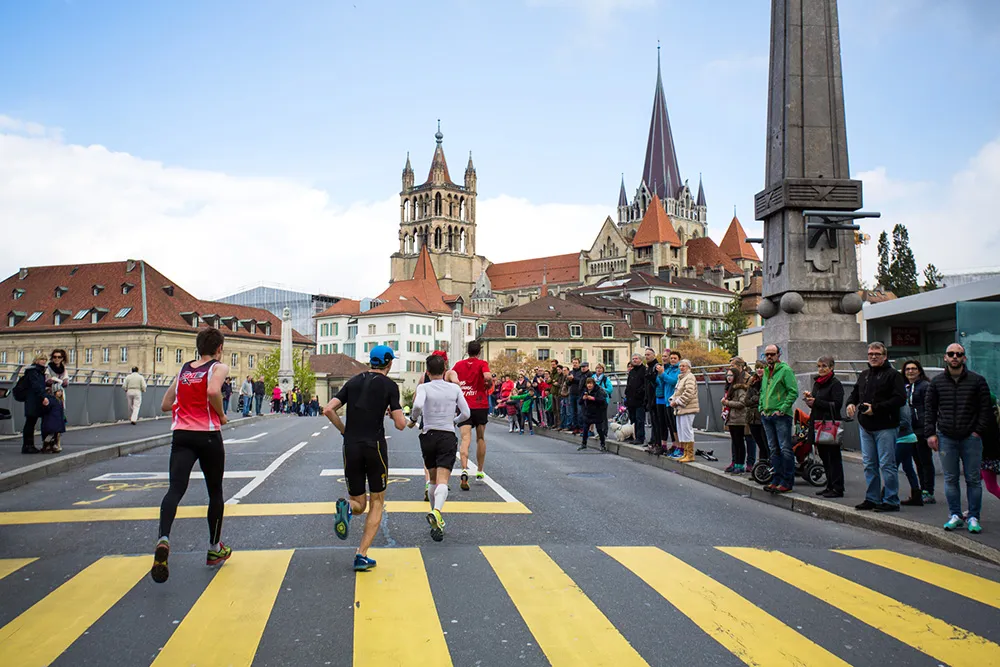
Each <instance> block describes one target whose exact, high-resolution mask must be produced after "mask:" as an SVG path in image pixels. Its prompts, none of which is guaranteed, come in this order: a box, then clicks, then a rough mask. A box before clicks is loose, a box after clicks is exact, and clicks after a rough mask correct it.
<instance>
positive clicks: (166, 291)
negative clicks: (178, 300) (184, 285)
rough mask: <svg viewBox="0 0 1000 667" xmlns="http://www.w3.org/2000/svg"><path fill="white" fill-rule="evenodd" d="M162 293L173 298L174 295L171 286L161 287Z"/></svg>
mask: <svg viewBox="0 0 1000 667" xmlns="http://www.w3.org/2000/svg"><path fill="white" fill-rule="evenodd" d="M163 292H164V294H166V295H167V296H173V295H174V286H173V285H164V286H163Z"/></svg>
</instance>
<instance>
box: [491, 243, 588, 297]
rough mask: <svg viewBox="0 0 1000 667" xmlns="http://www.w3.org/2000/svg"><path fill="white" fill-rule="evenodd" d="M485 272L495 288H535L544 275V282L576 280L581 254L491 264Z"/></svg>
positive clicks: (576, 281)
mask: <svg viewBox="0 0 1000 667" xmlns="http://www.w3.org/2000/svg"><path fill="white" fill-rule="evenodd" d="M486 275H487V276H489V279H490V284H491V285H492V286H493V290H494V291H503V290H509V289H520V288H525V287H538V286H540V285H541V284H542V279H543V278H544V279H545V283H546V284H547V285H566V284H574V283H579V282H580V253H578V252H574V253H570V254H568V255H554V256H552V257H539V258H537V259H522V260H518V261H516V262H501V263H500V264H491V265H490V267H489V268H488V269H486Z"/></svg>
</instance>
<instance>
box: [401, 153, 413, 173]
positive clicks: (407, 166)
mask: <svg viewBox="0 0 1000 667" xmlns="http://www.w3.org/2000/svg"><path fill="white" fill-rule="evenodd" d="M403 173H407V174H408V173H413V167H411V166H410V151H406V166H405V167H403Z"/></svg>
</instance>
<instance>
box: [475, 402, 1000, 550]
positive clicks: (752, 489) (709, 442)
mask: <svg viewBox="0 0 1000 667" xmlns="http://www.w3.org/2000/svg"><path fill="white" fill-rule="evenodd" d="M492 420H493V421H495V422H496V423H497V424H503V425H504V426H506V424H507V421H506V420H505V419H503V420H502V419H499V418H492ZM539 436H544V437H548V438H552V439H555V440H562V441H564V442H567V443H572V444H574V445H576V446H579V445H580V437H579V436H571V435H570V434H568V433H559V432H553V431H549V430H547V429H538V430H536V431H535V436H534V437H539ZM525 437H527V436H525ZM613 438H614V434H613V433H610V432H609V433H608V441H607V445H608V451H609V453H611V454H617V455H619V456H626V457H628V458H630V459H633V460H634V461H636V462H638V463H643V464H646V465H653V466H656V467H658V468H663V469H664V470H669V471H671V472H674V473H678V474H681V475H684V476H685V477H690V478H691V479H694V480H696V481H700V482H704V483H706V484H711V485H712V486H716V487H718V488H721V489H725V490H727V491H730V492H732V493H736V494H739V495H742V496H745V497H749V498H751V499H753V500H758V501H761V502H766V503H769V504H771V505H777V506H779V507H783V508H785V509H790V510H793V511H796V512H800V513H807V514H811V515H813V516H815V517H817V518H821V519H828V520H831V521H839V522H841V523H848V524H851V525H855V526H859V527H862V528H867V529H869V530H874V531H877V532H881V533H885V534H888V535H893V536H896V537H900V538H903V539H908V540H913V541H916V542H920V543H921V544H926V545H929V546H934V547H938V548H940V549H944V550H947V551H952V552H955V553H960V554H964V555H967V556H972V557H974V558H979V559H982V560H986V561H989V562H992V563H995V564H1000V500H998V499H997V498H995V497H994V496H992V495H991V494H989V493H987V492H986V491H985V490H984V491H983V510H982V518H983V521H982V523H983V532H982V533H980V534H979V535H975V536H973V535H970V534H969V533H968V532H967V531H965V530H964V529H962V530H961V531H955V532H952V533H949V532H947V531H945V530H944V529H943V528H942V527H941V526H942V524H944V522H945V521H946V520H947V518H948V505H947V503H946V502H945V500H944V479H943V477H942V474H941V468H940V466H939V465H938V464H937V462H935V464H936V465H938V467H937V477H936V480H935V487H934V494H935V497H936V498H937V504H934V505H925V506H923V507H903V508H902V509H901V511H900V512H894V513H885V514H882V513H875V512H870V511H865V512H862V511H858V510H855V509H854V505H856V504H857V503H860V502H861V501H862V500H864V489H865V482H864V469H863V467H862V464H861V455H860V453H855V452H847V451H845V452H844V486H845V493H844V497H843V498H834V499H827V498H820V497H817V496H816V495H815V494H816V492H817V491H819V490H820V487H814V486H811V485H810V484H809V483H808V482H806V481H805V480H804V479H802V478H801V477H796V479H795V484H796V486H795V489H794V491H792V492H790V493H786V494H781V495H775V494H771V493H768V492H766V491H764V490H763V488H762V487H761V485H760V484H758V483H756V482H754V481H753V480H751V479H750V478H749V477H748V475H746V474H744V475H731V474H727V473H725V472H723V470H724V469H725V468H726V466H728V465H729V463H730V460H729V459H730V452H731V445H730V440H729V438H728V437H725V438H723V437H721V436H719V435H714V434H708V433H696V436H695V447H696V448H697V449H702V450H706V451H708V450H711V451H714V453H715V456H716V457H718V459H719V460H718V461H707V460H705V459H704V458H702V457H698V460H697V461H696V462H695V463H686V464H685V463H677V462H676V461H672V460H670V459H669V458H668V457H666V456H653V455H651V454H647V453H646V451H645V448H644V447H641V446H637V445H629V444H624V443H619V442H617V441H616V440H614V439H613ZM587 444H588V446H589V447H590V448H591V449H597V448H598V447H599V443H598V440H597V438H590V439H588V442H587ZM900 485H901V495H902V497H904V498H907V497H909V485H908V484H907V482H906V476H905V475H904V474H903V473H902V471H900ZM963 489H964V487H963ZM963 502H964V490H963Z"/></svg>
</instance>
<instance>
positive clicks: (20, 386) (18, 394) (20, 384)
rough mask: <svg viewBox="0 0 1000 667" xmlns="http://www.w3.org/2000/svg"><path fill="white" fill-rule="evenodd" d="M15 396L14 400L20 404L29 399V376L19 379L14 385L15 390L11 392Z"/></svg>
mask: <svg viewBox="0 0 1000 667" xmlns="http://www.w3.org/2000/svg"><path fill="white" fill-rule="evenodd" d="M11 393H12V394H14V400H15V401H17V402H18V403H24V401H26V400H27V398H28V376H27V375H22V376H21V377H19V378H18V379H17V384H15V385H14V390H13V391H12V392H11Z"/></svg>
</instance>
